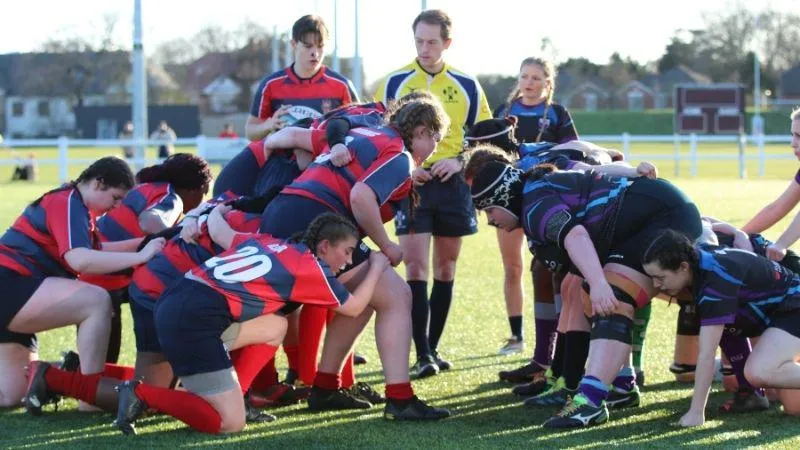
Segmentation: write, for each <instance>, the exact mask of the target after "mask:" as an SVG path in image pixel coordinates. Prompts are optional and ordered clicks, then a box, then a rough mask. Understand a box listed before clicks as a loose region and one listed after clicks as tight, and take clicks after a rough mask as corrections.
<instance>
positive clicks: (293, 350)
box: [283, 345, 300, 373]
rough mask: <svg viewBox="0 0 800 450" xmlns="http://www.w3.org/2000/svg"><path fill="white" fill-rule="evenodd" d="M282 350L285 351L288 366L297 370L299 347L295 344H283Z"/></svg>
mask: <svg viewBox="0 0 800 450" xmlns="http://www.w3.org/2000/svg"><path fill="white" fill-rule="evenodd" d="M283 352H284V353H286V360H287V361H288V362H289V368H290V369H292V370H294V371H295V373H296V372H297V367H298V365H299V362H298V361H297V360H298V359H299V358H300V347H299V346H297V345H284V346H283Z"/></svg>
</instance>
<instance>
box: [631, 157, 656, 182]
mask: <svg viewBox="0 0 800 450" xmlns="http://www.w3.org/2000/svg"><path fill="white" fill-rule="evenodd" d="M636 173H638V174H639V175H640V176H643V177H647V178H651V179H656V178H658V169H656V166H655V165H653V164H651V163H649V162H647V161H642V162H640V163H639V165H638V166H636Z"/></svg>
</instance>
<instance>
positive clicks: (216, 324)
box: [155, 279, 233, 377]
mask: <svg viewBox="0 0 800 450" xmlns="http://www.w3.org/2000/svg"><path fill="white" fill-rule="evenodd" d="M155 322H156V332H157V334H158V341H159V343H160V344H161V349H162V351H163V353H164V356H166V358H167V360H168V361H169V363H170V364H171V365H172V371H173V372H174V373H175V375H176V376H178V377H182V376H188V375H196V374H199V373H208V372H216V371H218V370H224V369H229V368H231V367H233V364H232V363H231V358H230V356H229V355H228V349H226V348H225V346H224V345H223V343H222V339H221V336H222V332H223V331H225V329H226V328H228V327H229V326H230V325H231V323H233V317H232V316H231V313H230V311H229V310H228V304H227V302H226V301H225V297H224V296H223V295H222V294H220V293H219V292H217V291H215V290H214V289H212V288H210V287H208V286H206V285H205V284H202V283H200V282H197V281H192V280H189V279H182V280H180V281H178V282H177V283H174V284H172V285H171V286H170V287H169V288H167V290H166V291H164V294H163V295H162V296H161V298H160V299H159V300H158V304H157V305H156V311H155Z"/></svg>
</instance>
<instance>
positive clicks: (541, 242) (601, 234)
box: [520, 170, 631, 270]
mask: <svg viewBox="0 0 800 450" xmlns="http://www.w3.org/2000/svg"><path fill="white" fill-rule="evenodd" d="M630 184H631V181H630V180H629V179H627V178H614V177H609V176H606V175H603V174H600V173H597V172H595V171H593V170H588V171H585V172H584V171H563V172H554V173H551V174H548V175H545V176H544V177H542V178H540V179H538V180H536V181H526V182H525V184H524V186H523V198H522V217H520V221H521V223H522V227H523V229H524V230H525V235H526V236H527V238H528V245H529V247H530V249H531V251H532V252H534V253H535V254H536V256H537V258H539V257H540V256H542V257H545V255H546V257H545V259H546V260H548V261H552V262H553V263H555V264H559V265H563V264H564V262H566V261H569V257H568V256H567V254H566V249H565V248H564V238H566V236H567V234H568V233H569V231H570V230H572V228H574V227H575V226H577V225H582V226H583V227H584V228H586V231H587V232H588V233H589V236H590V238H591V240H592V242H593V243H594V244H595V246H598V245H600V244H601V243H602V242H604V241H606V240H608V239H610V238H611V236H606V234H607V231H608V230H609V229H610V228H609V227H610V225H611V224H613V222H614V221H615V220H616V211H617V209H618V206H619V202H620V201H621V198H622V193H623V192H624V191H625V190H626V189H627V188H628V186H630ZM602 257H603V256H602V255H601V258H602ZM543 262H545V263H546V264H548V265H550V263H548V262H547V261H543ZM551 268H552V269H554V270H555V268H553V267H551Z"/></svg>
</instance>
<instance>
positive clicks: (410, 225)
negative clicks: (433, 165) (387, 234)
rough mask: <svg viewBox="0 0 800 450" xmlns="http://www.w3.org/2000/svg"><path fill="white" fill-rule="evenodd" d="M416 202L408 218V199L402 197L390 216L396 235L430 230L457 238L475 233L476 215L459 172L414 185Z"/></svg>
mask: <svg viewBox="0 0 800 450" xmlns="http://www.w3.org/2000/svg"><path fill="white" fill-rule="evenodd" d="M414 189H415V190H416V191H417V193H418V194H419V198H420V204H419V206H417V207H416V208H415V209H414V216H413V217H410V213H409V205H410V201H411V200H410V198H407V199H405V200H403V201H402V202H401V204H400V208H399V210H398V211H397V213H396V214H395V216H394V226H395V232H396V234H397V235H398V236H403V235H407V234H410V233H431V234H433V235H434V236H442V237H461V236H467V235H470V234H475V233H477V232H478V218H477V216H476V215H475V207H474V206H473V205H472V195H471V194H470V191H469V186H468V185H467V183H466V182H465V181H464V177H463V176H462V175H460V174H456V175H453V176H452V177H450V179H449V180H447V181H445V182H442V181H441V180H440V179H439V178H438V177H434V178H433V179H432V180H431V181H428V182H427V183H425V184H423V185H422V186H416V187H414Z"/></svg>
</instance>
